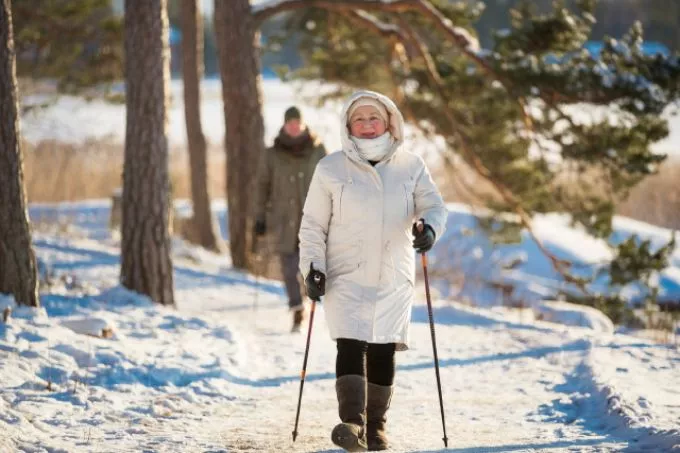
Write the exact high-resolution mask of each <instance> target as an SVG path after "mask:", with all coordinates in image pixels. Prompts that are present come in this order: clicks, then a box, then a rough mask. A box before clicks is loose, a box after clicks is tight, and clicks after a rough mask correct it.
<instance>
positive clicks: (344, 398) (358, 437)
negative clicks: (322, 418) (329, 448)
mask: <svg viewBox="0 0 680 453" xmlns="http://www.w3.org/2000/svg"><path fill="white" fill-rule="evenodd" d="M335 391H336V392H337V394H338V413H339V414H340V420H342V423H340V424H339V425H336V426H335V428H333V432H332V433H331V440H332V441H333V443H334V444H335V445H337V446H338V447H340V448H344V449H345V450H347V451H350V452H355V451H366V448H367V445H366V378H365V377H363V376H359V375H355V374H348V375H346V376H341V377H339V378H338V379H337V380H336V381H335Z"/></svg>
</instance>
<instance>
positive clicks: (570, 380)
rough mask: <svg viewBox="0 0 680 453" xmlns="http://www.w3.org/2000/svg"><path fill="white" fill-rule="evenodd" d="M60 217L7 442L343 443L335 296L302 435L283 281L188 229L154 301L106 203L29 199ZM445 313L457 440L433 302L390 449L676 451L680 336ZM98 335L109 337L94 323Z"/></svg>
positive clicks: (400, 388) (2, 410)
mask: <svg viewBox="0 0 680 453" xmlns="http://www.w3.org/2000/svg"><path fill="white" fill-rule="evenodd" d="M216 207H217V208H216V213H217V214H218V215H219V216H222V218H223V215H224V208H223V206H222V208H220V205H219V203H216ZM55 212H56V213H59V215H61V216H62V221H63V222H66V221H67V220H69V219H70V220H69V221H70V223H71V227H70V231H69V232H68V233H67V234H66V235H64V234H59V235H58V234H54V233H45V232H42V233H37V234H36V236H35V245H36V250H37V254H38V256H39V258H40V259H41V260H42V261H44V262H45V263H46V264H47V265H48V266H49V267H50V268H51V269H52V273H53V274H54V275H53V276H52V280H53V284H52V286H51V287H50V289H47V290H45V291H44V292H43V294H42V303H43V305H44V309H43V310H39V311H38V312H33V311H31V310H27V309H23V308H15V309H14V312H13V314H12V316H11V317H10V319H9V322H8V323H7V324H2V323H0V432H2V433H3V435H2V436H0V451H31V452H40V451H46V452H47V451H49V452H54V451H97V452H98V451H102V452H104V451H106V452H110V451H126V452H127V451H154V452H155V451H173V452H187V451H211V452H217V451H225V452H226V451H229V452H246V451H248V452H251V451H252V452H255V451H257V452H260V451H262V452H274V451H296V452H319V451H324V452H336V451H338V450H337V449H334V447H333V445H332V443H331V442H330V439H329V434H330V429H331V428H332V427H333V425H334V424H335V423H336V422H337V421H338V420H337V407H336V402H335V393H334V355H335V347H334V344H333V343H332V341H331V340H330V339H329V338H328V334H327V331H326V326H325V320H324V316H323V304H321V305H320V306H319V308H318V309H317V313H316V316H315V320H314V326H313V335H312V347H311V351H310V358H309V363H308V369H307V380H306V384H305V389H304V396H303V404H302V412H301V416H300V426H299V429H298V431H299V437H298V440H297V442H295V443H294V444H293V442H292V436H291V431H292V430H293V423H294V419H295V408H296V403H297V394H298V388H299V375H300V374H299V373H300V368H301V365H302V359H303V354H304V345H305V335H304V334H302V335H300V334H290V333H289V327H290V319H289V317H290V315H289V314H288V312H287V306H286V301H285V298H284V291H283V289H282V287H281V285H280V284H279V283H278V282H274V281H263V280H256V279H254V278H253V277H252V276H249V275H246V274H242V273H239V272H235V271H233V270H231V269H230V267H229V264H230V263H229V258H228V257H224V256H217V255H212V254H210V253H207V252H201V251H198V250H196V249H193V248H191V247H189V246H187V245H185V244H183V243H182V242H179V241H177V242H175V244H174V256H175V265H176V269H175V282H176V298H177V305H178V307H177V309H176V310H175V309H168V308H164V307H161V306H157V305H153V304H151V303H150V302H149V301H148V300H145V299H144V298H142V297H139V296H137V295H134V294H132V293H130V292H128V291H126V290H125V289H123V288H121V287H119V286H117V283H116V281H117V277H118V271H119V255H118V242H117V239H116V238H115V237H112V236H111V235H110V234H109V233H108V232H107V231H106V227H105V225H106V222H107V220H108V204H107V202H103V201H102V202H87V203H82V204H69V205H57V206H48V205H42V206H33V207H31V216H32V217H34V218H37V217H39V216H42V218H43V219H49V218H58V215H55V214H54V213H55ZM452 218H455V216H453V215H452ZM46 223H48V222H45V224H46ZM558 225H559V224H556V228H557V226H558ZM445 245H446V244H440V246H441V247H444V246H445ZM418 294H419V295H422V294H424V291H422V287H421V286H420V285H419V287H418ZM0 303H2V302H0ZM4 303H5V304H7V303H8V300H7V298H5V299H4ZM434 317H435V320H436V323H437V324H436V329H437V330H436V335H437V344H438V353H439V358H440V366H441V378H442V390H443V395H444V407H445V417H446V430H447V435H448V438H449V448H448V449H447V450H445V449H444V445H443V442H442V440H441V438H442V424H441V418H440V414H439V403H438V397H437V391H436V381H435V373H434V368H433V359H432V346H431V341H430V330H429V327H428V317H427V310H426V306H425V305H424V301H423V297H422V296H419V300H418V303H417V305H416V306H415V307H414V310H413V324H412V329H413V330H412V333H413V335H412V338H413V340H412V345H411V349H410V350H409V351H407V352H404V353H399V354H398V356H397V366H398V371H397V377H396V392H395V396H394V399H393V402H392V407H391V409H390V412H389V422H388V423H389V425H388V428H389V434H390V438H391V440H392V442H393V446H394V448H393V451H399V452H401V451H404V452H406V451H408V452H413V451H424V452H435V451H455V452H529V451H550V452H573V451H579V452H591V451H606V452H609V451H612V452H613V451H629V452H638V451H650V452H663V451H670V450H671V449H672V448H673V446H677V447H678V448H680V431H678V426H679V425H680V391H679V390H678V389H677V382H679V380H680V352H679V351H678V349H677V347H674V346H672V345H663V344H658V343H654V342H651V341H646V340H641V339H639V338H634V337H631V336H627V335H622V334H611V333H602V332H598V331H596V330H592V329H586V328H581V327H574V326H566V325H563V324H556V323H548V322H544V321H536V320H535V319H534V316H533V315H532V314H531V313H530V312H528V311H526V310H525V311H511V310H508V309H504V308H502V307H495V308H492V309H483V308H473V307H470V306H466V305H462V304H460V303H455V302H451V301H445V300H436V301H435V302H434ZM102 329H107V331H106V332H107V335H106V336H107V337H108V338H98V337H95V336H91V335H87V334H86V333H87V332H89V333H91V334H92V333H99V332H101V331H102ZM3 448H4V450H3Z"/></svg>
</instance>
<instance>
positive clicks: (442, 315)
mask: <svg viewBox="0 0 680 453" xmlns="http://www.w3.org/2000/svg"><path fill="white" fill-rule="evenodd" d="M432 317H433V319H434V322H435V324H442V325H448V326H469V327H479V328H489V327H498V328H499V329H524V330H533V331H536V332H543V333H552V332H554V330H552V329H550V328H547V327H538V326H535V325H532V324H528V323H527V324H523V323H519V322H511V321H506V320H500V319H493V318H491V317H489V316H485V315H483V314H481V313H474V312H473V311H465V310H460V309H458V308H456V307H452V306H445V307H433V309H432ZM411 322H413V323H426V324H429V322H430V318H429V316H428V313H427V306H426V305H414V306H413V309H412V311H411Z"/></svg>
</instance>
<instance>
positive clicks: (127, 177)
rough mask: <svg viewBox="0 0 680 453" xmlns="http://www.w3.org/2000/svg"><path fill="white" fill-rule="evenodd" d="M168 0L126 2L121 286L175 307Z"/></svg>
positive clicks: (132, 0) (129, 0)
mask: <svg viewBox="0 0 680 453" xmlns="http://www.w3.org/2000/svg"><path fill="white" fill-rule="evenodd" d="M167 37H168V18H167V10H166V1H165V0H148V1H144V2H136V1H134V0H126V2H125V82H126V83H125V99H126V106H127V120H126V131H125V162H124V167H123V200H122V211H123V222H122V228H121V233H122V234H121V269H120V279H121V283H122V284H123V285H124V286H125V287H127V288H129V289H131V290H133V291H136V292H138V293H141V294H145V295H147V296H149V297H150V298H151V299H152V300H153V301H154V302H157V303H161V304H163V305H174V303H175V301H174V287H173V267H172V257H171V255H170V246H171V242H170V234H169V230H168V224H169V207H170V206H169V204H170V196H169V194H170V191H169V185H170V184H169V177H168V139H167V122H168V118H167V111H166V108H167V105H168V92H169V82H170V80H169V79H170V65H169V61H168V54H169V53H168V49H167V47H168V38H167Z"/></svg>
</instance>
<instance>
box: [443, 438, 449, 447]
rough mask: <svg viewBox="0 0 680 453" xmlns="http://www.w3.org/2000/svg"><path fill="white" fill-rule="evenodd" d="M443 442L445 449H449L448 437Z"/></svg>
mask: <svg viewBox="0 0 680 453" xmlns="http://www.w3.org/2000/svg"><path fill="white" fill-rule="evenodd" d="M442 440H443V441H444V448H448V447H449V438H448V437H442Z"/></svg>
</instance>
